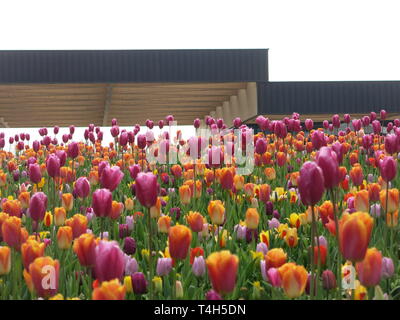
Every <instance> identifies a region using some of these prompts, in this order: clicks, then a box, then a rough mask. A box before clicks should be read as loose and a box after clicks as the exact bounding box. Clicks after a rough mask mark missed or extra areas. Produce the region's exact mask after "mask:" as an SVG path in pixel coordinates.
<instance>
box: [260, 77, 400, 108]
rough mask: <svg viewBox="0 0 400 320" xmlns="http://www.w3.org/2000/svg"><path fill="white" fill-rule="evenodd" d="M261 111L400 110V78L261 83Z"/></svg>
mask: <svg viewBox="0 0 400 320" xmlns="http://www.w3.org/2000/svg"><path fill="white" fill-rule="evenodd" d="M258 99H259V100H258V104H259V106H258V108H259V114H263V113H265V114H268V113H270V114H290V113H292V112H299V113H312V114H315V113H328V114H333V113H364V112H370V111H373V110H375V111H379V110H380V109H381V108H385V109H386V110H387V111H388V112H400V81H332V82H267V83H258Z"/></svg>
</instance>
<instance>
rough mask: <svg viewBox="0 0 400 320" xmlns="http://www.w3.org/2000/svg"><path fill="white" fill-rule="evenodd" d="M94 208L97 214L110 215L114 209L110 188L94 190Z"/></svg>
mask: <svg viewBox="0 0 400 320" xmlns="http://www.w3.org/2000/svg"><path fill="white" fill-rule="evenodd" d="M92 208H93V211H94V213H95V215H96V216H98V217H108V216H109V215H110V214H111V211H112V194H111V191H110V190H108V189H97V190H96V191H95V192H93V196H92Z"/></svg>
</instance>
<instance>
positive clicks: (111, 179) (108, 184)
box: [100, 166, 124, 192]
mask: <svg viewBox="0 0 400 320" xmlns="http://www.w3.org/2000/svg"><path fill="white" fill-rule="evenodd" d="M123 177H124V173H123V172H122V171H121V169H120V168H119V167H118V166H114V167H111V168H110V167H105V168H104V170H103V172H102V173H101V176H100V184H101V187H102V188H106V189H109V190H110V191H111V192H112V191H114V190H115V189H117V187H118V185H119V184H120V182H121V180H122V178H123Z"/></svg>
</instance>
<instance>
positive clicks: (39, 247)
mask: <svg viewBox="0 0 400 320" xmlns="http://www.w3.org/2000/svg"><path fill="white" fill-rule="evenodd" d="M45 248H46V245H45V244H44V242H39V241H36V240H35V239H28V240H27V241H26V242H25V243H23V244H22V246H21V255H22V263H23V264H24V268H25V269H26V270H28V269H29V265H30V264H31V263H32V262H33V261H34V260H35V259H36V258H39V257H43V256H44V249H45Z"/></svg>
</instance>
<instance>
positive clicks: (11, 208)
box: [3, 200, 22, 218]
mask: <svg viewBox="0 0 400 320" xmlns="http://www.w3.org/2000/svg"><path fill="white" fill-rule="evenodd" d="M3 211H4V212H5V213H8V214H9V215H10V216H14V217H18V218H21V215H22V208H21V203H20V202H19V200H6V201H5V202H4V203H3Z"/></svg>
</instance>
